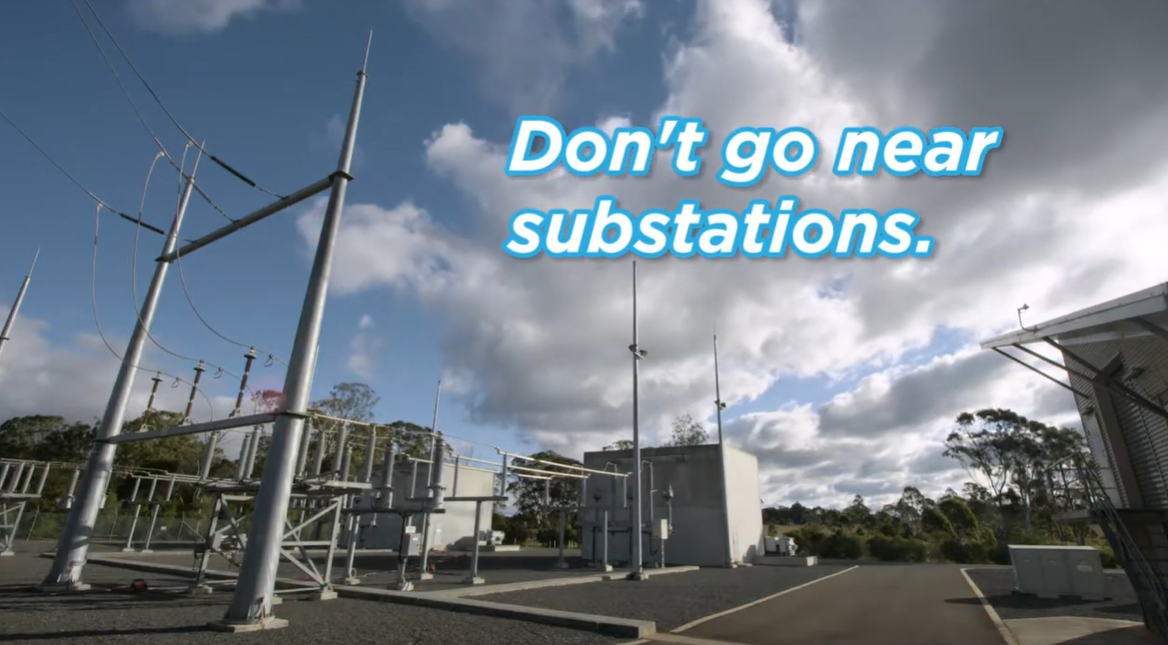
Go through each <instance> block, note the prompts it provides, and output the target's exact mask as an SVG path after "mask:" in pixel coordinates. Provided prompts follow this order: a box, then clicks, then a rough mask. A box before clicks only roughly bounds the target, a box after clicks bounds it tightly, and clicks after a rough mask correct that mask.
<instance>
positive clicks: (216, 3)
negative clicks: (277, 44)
mask: <svg viewBox="0 0 1168 645" xmlns="http://www.w3.org/2000/svg"><path fill="white" fill-rule="evenodd" d="M300 5H301V0H182V1H181V2H174V1H173V0H129V2H127V4H126V11H128V12H129V14H130V16H131V17H132V18H133V19H134V21H135V22H136V23H137V24H138V26H140V27H142V28H143V29H149V30H151V31H157V32H160V33H164V34H186V33H199V32H202V33H209V32H214V31H219V30H221V29H224V28H225V27H227V25H228V24H230V23H231V21H232V20H234V19H236V18H251V17H254V16H256V15H257V14H260V13H264V12H283V11H291V10H294V9H297V8H299V7H300Z"/></svg>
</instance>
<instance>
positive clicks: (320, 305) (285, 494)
mask: <svg viewBox="0 0 1168 645" xmlns="http://www.w3.org/2000/svg"><path fill="white" fill-rule="evenodd" d="M369 38H370V40H372V38H373V34H372V33H370V34H369ZM368 59H369V45H368V44H366V47H365V60H366V61H368ZM364 91H365V63H362V65H361V71H359V72H357V88H356V90H355V91H354V94H353V105H352V107H351V108H350V110H349V123H348V126H347V127H346V129H345V139H344V142H343V143H342V144H341V154H340V158H339V160H338V162H337V172H336V174H335V175H334V176H333V187H332V190H331V194H330V195H329V202H328V207H327V209H326V210H325V215H324V222H323V223H322V224H321V229H320V240H319V241H318V242H317V245H316V258H315V259H314V260H313V263H312V274H311V276H310V277H309V280H308V288H307V290H306V292H305V294H304V305H303V307H302V309H301V311H300V322H299V324H298V325H297V328H296V341H295V343H294V344H293V346H292V355H291V356H290V357H289V359H288V371H287V375H286V376H285V379H284V390H283V392H284V406H285V408H284V411H285V413H284V414H281V415H280V417H279V418H278V419H277V420H276V422H275V424H274V427H273V429H272V443H271V446H270V447H269V450H268V458H267V461H266V462H265V467H264V474H263V478H262V479H261V482H260V488H259V491H258V492H257V494H256V499H255V511H254V512H253V514H252V525H251V530H250V531H249V532H248V537H247V552H246V554H245V556H244V559H243V566H242V567H241V568H240V572H239V579H238V582H237V584H236V587H235V594H234V595H233V596H232V599H231V605H230V606H229V607H228V609H227V614H226V616H225V617H224V621H223V622H224V624H227V625H233V624H245V625H253V624H255V623H266V626H269V627H277V626H280V624H281V623H277V622H275V621H274V620H272V595H273V592H274V590H275V585H276V567H277V565H278V564H279V561H280V549H281V543H282V542H283V537H284V524H285V522H286V520H287V515H288V501H289V497H290V493H291V488H292V479H293V476H294V475H295V470H296V463H295V462H296V453H297V451H298V449H299V447H300V441H301V435H302V434H303V430H304V416H305V414H306V413H307V411H308V405H309V397H310V395H311V392H310V391H309V390H310V388H311V385H312V369H313V366H314V364H315V358H316V356H315V355H316V347H317V345H318V343H319V342H320V327H321V321H322V320H323V318H324V307H325V300H326V297H327V295H328V282H329V274H330V273H331V271H332V263H333V254H334V251H335V246H336V238H337V231H338V229H339V227H340V223H341V210H342V208H343V207H344V204H345V189H346V188H347V187H348V184H349V168H350V166H351V164H352V160H353V147H354V143H355V141H356V138H357V123H358V121H359V120H360V116H361V99H362V96H363V94H364Z"/></svg>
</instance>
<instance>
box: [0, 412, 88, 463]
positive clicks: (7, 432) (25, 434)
mask: <svg viewBox="0 0 1168 645" xmlns="http://www.w3.org/2000/svg"><path fill="white" fill-rule="evenodd" d="M93 432H94V430H93V426H91V425H89V424H85V423H66V422H65V419H64V418H62V417H58V416H49V415H33V416H25V417H13V418H11V419H8V420H7V421H5V422H4V423H2V424H0V455H3V456H4V457H7V458H10V459H35V460H41V461H64V462H79V461H83V460H84V459H85V458H86V457H87V456H88V454H89V449H90V447H91V445H92V443H93Z"/></svg>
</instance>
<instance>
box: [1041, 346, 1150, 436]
mask: <svg viewBox="0 0 1168 645" xmlns="http://www.w3.org/2000/svg"><path fill="white" fill-rule="evenodd" d="M1042 340H1044V341H1046V343H1047V344H1048V345H1050V346H1051V347H1054V348H1055V349H1057V350H1059V351H1060V352H1062V353H1063V356H1065V357H1067V358H1069V359H1071V360H1073V361H1074V362H1076V363H1078V364H1079V365H1082V366H1083V367H1085V368H1087V369H1088V370H1090V372H1091V373H1092V374H1094V375H1095V376H1094V377H1085V378H1090V379H1091V380H1093V381H1097V382H1098V383H1099V384H1100V385H1102V386H1103V387H1104V388H1106V389H1107V391H1109V392H1112V393H1115V394H1120V395H1122V396H1125V397H1127V398H1128V399H1129V400H1131V401H1132V402H1133V403H1135V404H1136V405H1138V406H1140V407H1141V408H1144V409H1145V410H1147V411H1149V412H1151V413H1152V414H1156V415H1159V416H1161V417H1163V418H1164V419H1168V410H1165V409H1164V407H1163V406H1160V405H1156V404H1155V403H1153V402H1152V401H1149V400H1148V399H1147V398H1146V397H1144V396H1143V395H1142V394H1140V393H1139V392H1136V391H1135V390H1133V389H1131V388H1129V387H1128V386H1126V385H1124V384H1122V383H1116V382H1115V381H1113V380H1112V379H1111V378H1109V377H1108V376H1106V375H1105V374H1103V373H1102V372H1101V371H1100V370H1099V368H1097V367H1095V366H1094V365H1093V364H1091V363H1090V362H1089V361H1087V360H1086V359H1084V358H1083V357H1082V356H1079V355H1078V354H1076V353H1075V352H1073V351H1071V350H1070V349H1068V348H1067V347H1065V346H1063V345H1060V344H1058V343H1056V342H1055V341H1054V340H1052V339H1050V338H1043V339H1042ZM1035 355H1036V356H1038V354H1035ZM1043 360H1049V359H1046V358H1045V357H1043ZM1055 365H1058V363H1055ZM1065 369H1066V370H1067V371H1068V372H1071V369H1070V367H1069V366H1066V368H1065ZM1076 373H1077V372H1076ZM1079 375H1080V376H1084V375H1082V374H1079Z"/></svg>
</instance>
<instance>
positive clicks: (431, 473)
mask: <svg viewBox="0 0 1168 645" xmlns="http://www.w3.org/2000/svg"><path fill="white" fill-rule="evenodd" d="M441 402H442V380H441V379H439V380H438V389H437V391H435V392H434V420H433V421H431V422H430V432H431V435H430V467H429V468H427V469H426V474H427V476H428V477H427V479H429V480H430V493H429V494H430V495H431V496H433V495H434V487H435V486H441V485H442V482H441V481H437V480H435V477H441V476H442V475H441V472H440V471H439V470H438V468H437V464H436V463H435V460H434V455H435V454H438V452H439V451H438V442H439V441H441V439H440V438H439V437H438V435H437V434H435V433H437V432H438V405H439V404H440V403H441ZM414 463H415V464H416V463H417V462H414ZM430 515H432V513H431V512H430V510H429V509H427V510H426V512H425V513H423V514H422V571H421V573H420V574H419V577H418V579H419V580H430V579H431V578H432V577H433V576H432V575H431V574H430V572H429V571H428V570H427V569H426V567H427V566H428V565H429V563H430ZM476 539H477V538H476Z"/></svg>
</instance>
